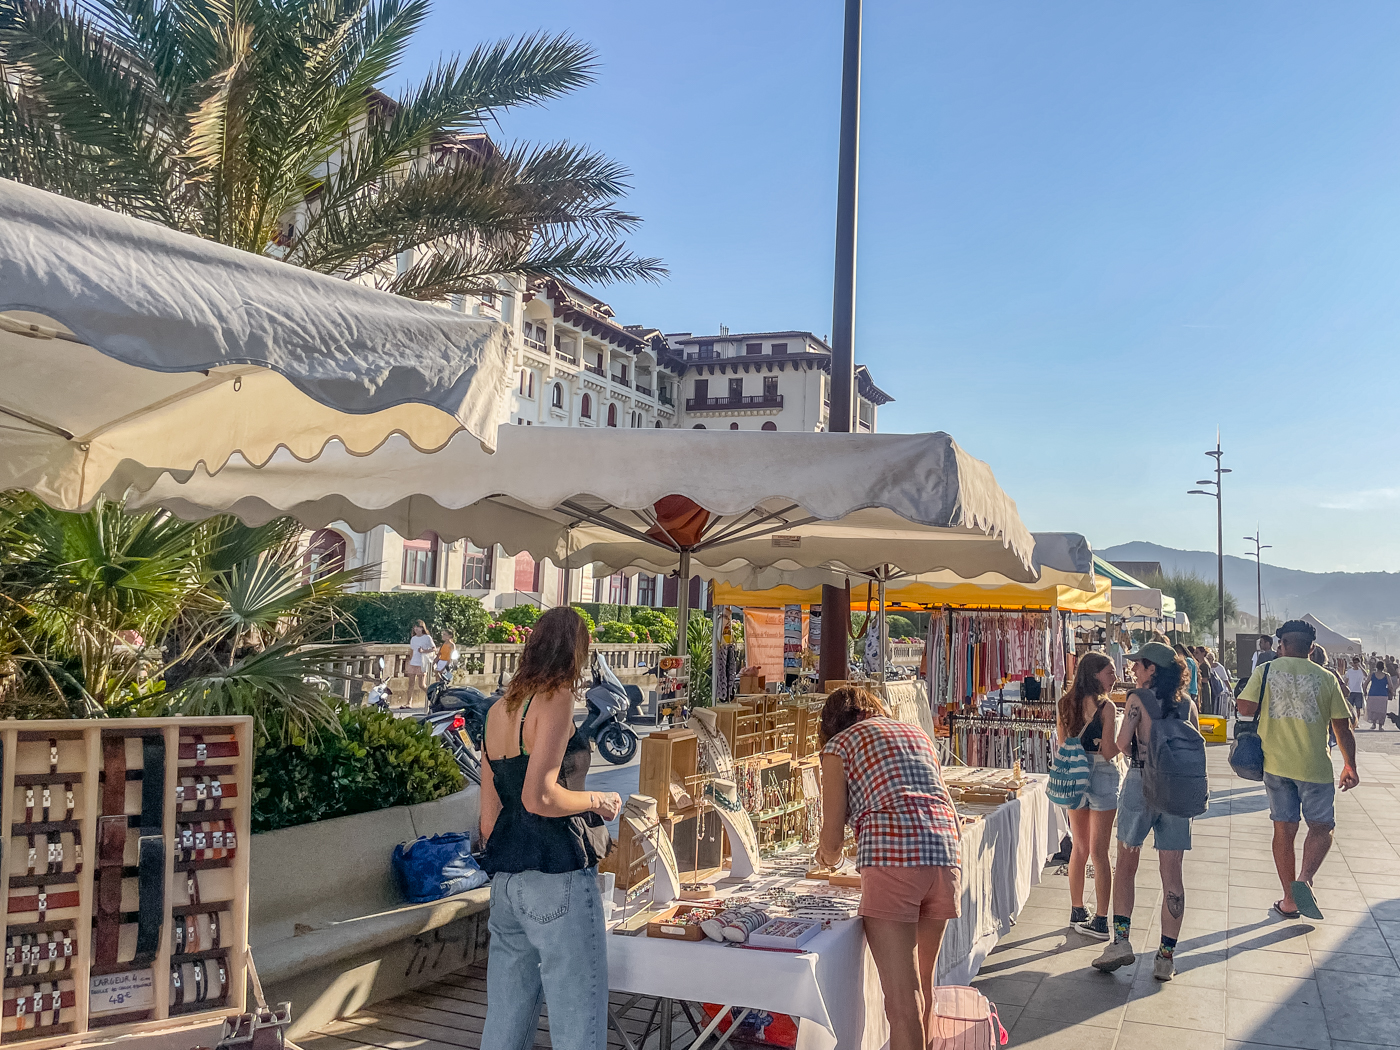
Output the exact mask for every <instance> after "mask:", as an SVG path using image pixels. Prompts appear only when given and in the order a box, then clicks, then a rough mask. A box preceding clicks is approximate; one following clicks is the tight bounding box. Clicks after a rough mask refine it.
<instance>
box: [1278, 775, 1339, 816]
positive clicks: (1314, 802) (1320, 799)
mask: <svg viewBox="0 0 1400 1050" xmlns="http://www.w3.org/2000/svg"><path fill="white" fill-rule="evenodd" d="M1264 790H1265V791H1266V792H1268V795H1269V819H1270V820H1272V821H1274V823H1276V824H1297V823H1298V821H1299V818H1300V817H1301V818H1302V819H1303V820H1306V821H1307V822H1308V827H1310V828H1311V827H1320V828H1330V827H1332V826H1333V825H1334V824H1336V823H1337V814H1336V810H1335V808H1334V805H1333V803H1334V801H1335V799H1336V797H1337V785H1335V784H1333V783H1332V781H1330V780H1329V781H1327V783H1325V784H1314V783H1313V782H1312V781H1311V780H1294V779H1292V778H1291V777H1276V776H1274V775H1273V774H1272V773H1268V772H1266V773H1265V774H1264Z"/></svg>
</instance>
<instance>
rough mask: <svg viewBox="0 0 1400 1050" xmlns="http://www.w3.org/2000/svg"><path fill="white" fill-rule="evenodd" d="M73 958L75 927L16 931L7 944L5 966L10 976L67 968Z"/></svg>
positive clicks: (52, 971) (50, 971) (51, 971)
mask: <svg viewBox="0 0 1400 1050" xmlns="http://www.w3.org/2000/svg"><path fill="white" fill-rule="evenodd" d="M72 959H73V931H72V930H54V931H52V932H49V933H23V934H15V935H12V936H10V938H9V940H8V941H7V943H6V944H5V969H6V970H7V971H8V973H9V975H10V976H11V977H24V976H27V975H30V974H37V973H54V972H57V971H60V970H66V969H68V967H69V965H70V964H71V962H72Z"/></svg>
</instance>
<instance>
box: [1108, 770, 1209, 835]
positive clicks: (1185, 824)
mask: <svg viewBox="0 0 1400 1050" xmlns="http://www.w3.org/2000/svg"><path fill="white" fill-rule="evenodd" d="M1149 831H1151V832H1152V848H1153V849H1155V850H1159V851H1160V850H1188V849H1190V848H1191V818H1190V817H1177V816H1173V815H1172V814H1170V813H1163V812H1161V811H1160V810H1155V809H1149V808H1148V805H1147V800H1146V799H1145V798H1143V795H1142V770H1141V769H1139V768H1136V767H1134V768H1132V769H1129V770H1128V775H1127V776H1126V777H1124V778H1123V790H1122V791H1121V792H1120V793H1119V796H1118V841H1119V842H1121V843H1122V844H1123V845H1124V846H1128V847H1131V848H1132V849H1137V848H1138V847H1139V846H1141V845H1142V844H1143V843H1144V842H1146V841H1147V833H1148V832H1149Z"/></svg>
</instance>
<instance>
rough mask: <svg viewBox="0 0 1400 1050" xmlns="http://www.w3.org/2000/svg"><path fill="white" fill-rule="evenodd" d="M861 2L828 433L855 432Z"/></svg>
mask: <svg viewBox="0 0 1400 1050" xmlns="http://www.w3.org/2000/svg"><path fill="white" fill-rule="evenodd" d="M860 21H861V0H846V29H845V48H844V50H843V53H842V58H841V157H840V160H839V162H838V165H839V166H838V177H837V186H836V277H835V282H834V286H833V289H832V307H831V408H830V410H829V413H828V416H827V426H826V428H827V430H829V431H831V432H833V433H840V434H849V433H850V432H851V431H852V430H853V429H855V428H854V427H853V426H852V419H851V416H852V410H853V409H854V407H855V383H856V357H855V342H856V203H857V196H858V191H859V182H860Z"/></svg>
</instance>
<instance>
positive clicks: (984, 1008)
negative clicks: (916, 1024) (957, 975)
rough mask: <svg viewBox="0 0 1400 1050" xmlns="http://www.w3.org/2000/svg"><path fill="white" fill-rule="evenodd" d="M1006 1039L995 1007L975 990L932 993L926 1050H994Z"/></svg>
mask: <svg viewBox="0 0 1400 1050" xmlns="http://www.w3.org/2000/svg"><path fill="white" fill-rule="evenodd" d="M1007 1038H1008V1037H1007V1034H1006V1029H1005V1028H1004V1027H1002V1023H1001V1018H1000V1017H999V1016H997V1008H996V1007H995V1006H993V1005H992V1004H991V1003H990V1002H989V1001H988V1000H987V997H986V996H985V995H983V994H982V993H981V992H979V991H978V990H977V989H976V988H967V987H964V986H961V985H948V986H945V987H942V988H935V989H934V990H933V1015H932V1016H931V1017H930V1018H929V1031H928V1050H994V1048H995V1047H997V1046H998V1045H1000V1046H1005V1045H1006V1041H1007Z"/></svg>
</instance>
